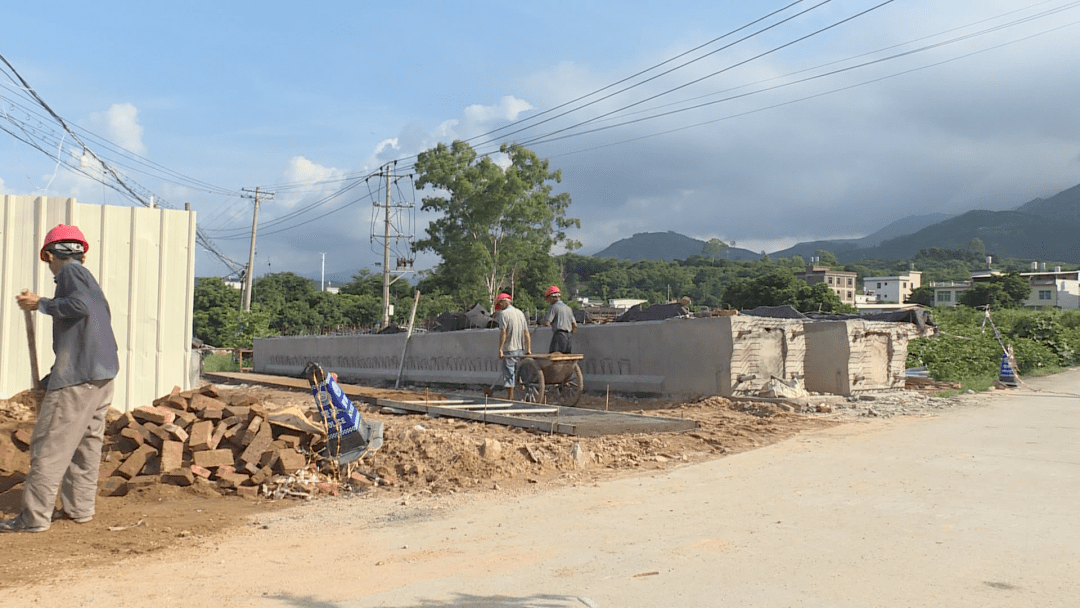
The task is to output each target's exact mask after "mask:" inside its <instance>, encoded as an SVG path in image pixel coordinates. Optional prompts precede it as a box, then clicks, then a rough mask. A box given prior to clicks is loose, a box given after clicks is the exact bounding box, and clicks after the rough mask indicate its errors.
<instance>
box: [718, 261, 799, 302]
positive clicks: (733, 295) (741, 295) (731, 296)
mask: <svg viewBox="0 0 1080 608" xmlns="http://www.w3.org/2000/svg"><path fill="white" fill-rule="evenodd" d="M809 287H810V286H809V285H807V284H806V283H804V282H802V281H800V280H799V279H797V278H795V275H794V274H793V273H792V272H791V271H790V270H787V269H782V268H773V269H771V270H768V271H766V272H765V273H763V274H761V275H760V276H757V277H745V278H739V279H735V280H734V281H732V282H731V283H729V284H728V286H727V289H726V290H725V291H724V298H723V300H724V303H725V304H727V305H729V306H731V307H732V308H741V309H746V308H755V307H757V306H781V305H783V304H790V305H792V306H795V305H796V304H798V303H799V296H800V295H801V294H802V292H803V288H806V289H809Z"/></svg>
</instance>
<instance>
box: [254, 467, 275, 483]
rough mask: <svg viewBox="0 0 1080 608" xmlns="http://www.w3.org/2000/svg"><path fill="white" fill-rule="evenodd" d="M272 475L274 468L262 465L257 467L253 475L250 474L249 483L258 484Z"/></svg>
mask: <svg viewBox="0 0 1080 608" xmlns="http://www.w3.org/2000/svg"><path fill="white" fill-rule="evenodd" d="M273 475H274V470H273V469H271V468H270V467H263V468H261V469H259V470H258V471H257V472H256V473H255V474H254V475H252V476H251V483H253V484H255V485H260V484H262V483H263V482H264V481H266V480H267V479H270V478H271V477H272V476H273Z"/></svg>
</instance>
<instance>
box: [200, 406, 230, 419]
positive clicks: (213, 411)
mask: <svg viewBox="0 0 1080 608" xmlns="http://www.w3.org/2000/svg"><path fill="white" fill-rule="evenodd" d="M200 415H201V416H202V419H203V420H221V419H222V418H224V417H225V410H224V409H222V408H217V407H208V408H206V409H205V410H203V411H202V414H200Z"/></svg>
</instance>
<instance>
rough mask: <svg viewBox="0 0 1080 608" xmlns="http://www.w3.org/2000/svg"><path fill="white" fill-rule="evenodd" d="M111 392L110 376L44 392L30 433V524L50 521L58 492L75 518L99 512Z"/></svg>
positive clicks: (26, 492) (26, 502)
mask: <svg viewBox="0 0 1080 608" xmlns="http://www.w3.org/2000/svg"><path fill="white" fill-rule="evenodd" d="M112 397H113V381H112V380H111V379H109V380H95V381H92V382H86V383H83V384H76V385H75V386H65V387H64V388H60V389H56V390H52V391H49V392H47V393H45V400H44V401H42V402H41V411H40V412H38V419H37V424H35V425H34V433H33V435H32V436H31V438H30V473H29V474H28V475H27V476H26V481H25V482H24V483H23V508H22V512H21V513H19V517H20V519H21V520H22V522H23V523H24V524H25V525H27V526H28V527H32V528H48V527H49V524H50V522H51V521H52V513H53V509H54V508H55V507H56V495H57V493H59V494H60V504H61V506H62V507H63V509H64V511H65V512H67V514H68V515H70V516H71V517H72V518H82V517H90V516H93V515H94V499H95V498H96V496H97V482H98V471H99V469H100V467H101V442H102V435H103V434H104V432H105V413H106V412H107V411H108V409H109V405H110V404H112Z"/></svg>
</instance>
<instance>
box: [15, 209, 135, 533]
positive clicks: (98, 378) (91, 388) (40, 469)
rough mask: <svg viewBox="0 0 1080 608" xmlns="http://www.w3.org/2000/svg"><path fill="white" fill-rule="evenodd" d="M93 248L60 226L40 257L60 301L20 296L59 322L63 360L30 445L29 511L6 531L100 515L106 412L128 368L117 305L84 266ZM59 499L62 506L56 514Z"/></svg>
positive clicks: (57, 344)
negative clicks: (116, 322)
mask: <svg viewBox="0 0 1080 608" xmlns="http://www.w3.org/2000/svg"><path fill="white" fill-rule="evenodd" d="M89 249H90V246H89V244H88V243H87V241H86V237H85V236H83V233H82V231H81V230H79V229H78V227H76V226H67V225H63V224H61V225H59V226H57V227H55V228H53V229H52V230H50V231H49V232H48V234H46V235H45V244H44V245H43V246H42V248H41V252H40V254H39V255H40V257H41V261H43V262H45V263H47V264H48V265H49V270H51V271H52V273H53V275H54V279H53V280H54V281H55V282H56V292H55V294H54V296H53V297H52V298H43V297H40V296H38V295H37V294H35V293H33V292H30V291H26V290H24V291H23V293H22V294H20V295H18V296H16V300H17V301H18V303H19V307H20V308H22V309H23V310H30V311H33V310H37V311H40V312H42V313H44V314H47V315H49V316H51V317H52V318H53V351H54V352H55V353H56V361H55V363H54V364H53V367H52V371H51V372H50V373H49V374H48V375H47V376H46V377H45V379H43V380H42V387H43V388H44V389H45V398H44V399H43V400H42V402H41V408H40V410H39V411H38V419H37V422H36V423H35V425H34V432H33V435H32V436H31V439H30V472H29V473H28V474H27V476H26V481H25V482H24V484H23V494H22V509H21V510H20V512H19V515H18V516H16V517H15V518H13V519H8V520H4V521H0V532H44V531H45V530H48V529H49V526H50V525H51V522H52V521H54V520H57V519H69V520H74V521H75V522H77V523H86V522H88V521H90V520H91V519H93V517H94V498H95V496H96V494H97V481H98V470H99V467H100V465H101V442H102V436H103V434H104V432H105V413H106V412H107V411H108V409H109V405H110V404H111V403H112V395H113V378H115V377H116V374H117V372H118V371H119V369H120V364H119V360H118V357H117V350H116V338H115V337H114V336H113V331H112V319H111V314H110V312H109V303H108V302H107V301H106V300H105V294H104V293H102V291H101V287H100V286H99V285H98V282H97V280H96V279H94V275H92V274H91V273H90V271H89V270H87V269H86V267H85V266H83V262H84V261H85V260H86V252H87V251H88V250H89ZM57 494H59V495H60V504H61V505H62V508H61V509H56V510H55V511H54V507H55V505H56V496H57Z"/></svg>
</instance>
